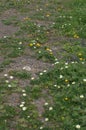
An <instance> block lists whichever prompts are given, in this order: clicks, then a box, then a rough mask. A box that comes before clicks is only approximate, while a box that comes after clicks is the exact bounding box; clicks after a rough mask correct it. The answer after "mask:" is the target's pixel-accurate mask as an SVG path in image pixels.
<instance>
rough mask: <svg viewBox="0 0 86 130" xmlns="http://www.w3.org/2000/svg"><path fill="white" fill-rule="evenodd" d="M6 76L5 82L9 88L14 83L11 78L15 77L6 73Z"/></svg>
mask: <svg viewBox="0 0 86 130" xmlns="http://www.w3.org/2000/svg"><path fill="white" fill-rule="evenodd" d="M4 77H6V78H7V79H6V80H5V82H6V83H7V84H8V88H11V87H12V85H11V83H10V80H12V79H14V77H13V76H12V75H11V76H9V75H8V74H4Z"/></svg>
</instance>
